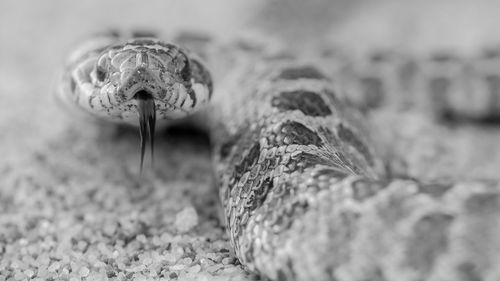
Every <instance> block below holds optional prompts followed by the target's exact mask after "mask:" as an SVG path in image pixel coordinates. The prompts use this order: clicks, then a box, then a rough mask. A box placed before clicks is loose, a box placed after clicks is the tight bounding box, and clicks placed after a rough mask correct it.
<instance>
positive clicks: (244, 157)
mask: <svg viewBox="0 0 500 281" xmlns="http://www.w3.org/2000/svg"><path fill="white" fill-rule="evenodd" d="M171 42H172V43H171ZM494 56H495V54H492V53H491V52H485V53H484V54H481V55H480V56H478V58H477V59H476V60H475V61H474V63H473V64H472V65H473V66H474V67H463V65H465V64H467V65H469V66H470V65H471V64H470V61H467V63H464V62H463V60H460V59H456V58H455V57H453V56H443V55H442V54H438V55H435V56H431V57H428V58H427V59H426V61H425V63H421V64H420V65H421V66H422V67H420V68H419V69H418V71H414V72H413V75H414V76H415V75H416V76H418V77H419V79H420V80H419V82H418V85H420V86H422V85H423V86H422V87H424V88H425V90H423V92H425V93H426V95H425V96H423V98H422V96H419V97H418V98H413V97H407V98H408V99H405V100H404V102H403V103H410V104H413V106H422V107H426V108H427V109H428V110H433V111H435V112H438V113H446V114H450V113H451V114H454V115H457V116H468V117H473V118H479V119H483V118H492V117H495V115H496V114H498V112H499V111H496V110H495V108H496V106H498V104H497V103H495V102H496V98H495V94H494V90H495V89H496V88H495V87H496V86H497V84H498V81H499V80H498V77H497V76H495V75H496V74H495V72H494V68H493V67H491V64H488V63H489V62H491V61H492V60H493V59H494ZM492 58H493V59H492ZM320 61H323V62H328V63H326V64H327V65H328V67H326V68H325V67H324V66H321V65H320V63H319V62H320ZM339 61H340V60H338V56H337V55H336V52H333V51H331V50H330V51H325V50H323V51H317V59H311V58H310V57H309V56H300V54H296V53H294V52H289V51H287V50H285V49H283V48H273V47H268V46H266V45H262V44H257V43H254V42H248V41H244V40H235V41H232V42H223V43H220V42H217V40H214V39H213V38H211V37H209V36H200V35H199V34H195V35H193V34H181V35H178V36H172V38H171V40H169V41H164V40H162V39H159V37H158V36H157V35H156V34H150V33H147V34H145V33H144V32H135V33H134V32H130V33H123V32H122V33H118V32H114V31H113V32H107V33H103V34H100V35H96V36H94V37H92V38H90V39H89V40H87V41H86V42H85V43H83V44H81V45H79V46H78V47H77V48H76V49H75V50H74V51H73V53H71V55H70V56H69V58H68V60H67V64H66V66H65V68H64V71H63V74H62V75H61V78H60V81H59V87H58V91H57V97H58V98H59V100H60V101H62V103H63V104H64V105H65V107H66V108H69V109H71V112H82V113H85V115H88V116H94V117H96V118H98V119H102V120H105V121H111V122H116V123H127V124H131V125H133V126H137V127H139V131H140V136H141V169H142V165H143V159H144V154H145V150H146V146H148V145H149V146H150V149H151V154H154V150H153V147H154V142H153V139H154V134H155V128H161V127H162V126H163V125H162V124H168V123H170V122H172V121H174V120H178V119H183V118H186V117H189V116H192V115H193V114H202V116H203V118H202V119H203V121H204V126H205V127H206V128H207V130H208V134H209V135H210V138H211V143H212V146H213V148H212V149H213V166H214V171H215V172H214V173H215V177H216V179H217V185H218V189H219V195H220V196H219V197H220V201H221V203H222V208H223V210H224V219H225V225H226V227H227V233H228V234H229V238H230V242H231V245H232V246H233V248H234V252H235V254H236V256H237V258H238V260H239V261H240V262H241V264H242V265H243V267H244V268H245V269H246V270H247V271H249V272H255V273H257V274H258V275H260V276H262V277H263V278H267V279H269V280H339V281H344V280H499V278H500V277H499V276H500V270H498V269H497V268H498V267H497V265H498V261H499V260H500V251H499V249H500V244H499V243H498V241H499V240H498V237H499V236H498V235H499V234H500V230H499V228H498V225H499V224H498V223H499V218H500V213H499V212H500V208H499V206H500V197H499V196H500V193H499V191H500V185H499V184H498V182H496V181H487V180H471V181H457V182H425V181H423V180H419V179H412V178H404V177H395V176H392V175H391V173H389V172H388V171H387V168H386V166H385V164H384V160H383V159H382V158H381V157H380V155H379V153H378V151H377V150H376V148H375V146H374V145H373V143H374V140H373V139H372V135H371V134H370V132H369V128H368V127H369V126H368V123H367V120H366V117H365V116H366V115H364V114H363V113H362V111H363V108H369V107H376V106H379V105H380V103H381V101H382V102H385V101H384V99H382V98H381V97H380V96H379V95H381V94H383V93H384V92H387V91H388V90H387V89H400V90H401V89H402V88H404V87H408V85H410V84H411V83H410V82H409V80H411V79H404V78H402V77H401V75H400V73H401V70H402V69H407V70H408V69H412V67H411V66H412V65H413V66H414V64H411V63H409V62H410V60H405V57H404V56H398V55H395V54H394V53H381V52H377V53H374V54H372V55H371V56H370V57H369V58H368V59H365V60H364V61H363V63H362V64H358V66H360V67H357V68H356V67H350V68H349V67H347V68H346V67H345V64H344V65H343V67H338V66H339ZM388 66H389V67H388ZM403 72H404V71H403ZM411 72H412V71H407V72H406V73H411ZM466 72H467V73H469V75H468V77H469V78H470V79H469V80H468V81H470V80H471V79H472V80H474V79H475V80H474V81H479V83H472V84H473V85H478V86H477V87H476V88H475V89H479V90H480V91H482V92H481V93H482V94H481V95H480V94H477V96H476V97H475V98H477V99H479V101H477V102H473V101H471V99H472V98H471V97H470V96H467V95H466V94H465V93H464V92H462V93H461V92H459V91H458V92H457V89H458V87H460V85H462V84H461V83H463V79H462V78H461V77H463V76H461V75H457V73H466ZM346 73H347V74H346ZM470 73H473V74H474V75H472V74H470ZM396 84H397V87H396V88H394V87H392V88H391V87H388V85H396ZM479 90H478V91H479ZM346 91H351V92H357V95H354V96H355V97H357V98H353V99H352V100H350V101H349V100H348V98H347V99H346V94H345V92H346ZM369 91H371V93H368V92H369ZM360 97H361V98H360ZM426 97H427V98H426ZM400 99H401V98H400ZM422 101H424V102H422ZM389 102H390V101H389ZM356 103H357V104H356ZM464 104H465V105H469V106H464ZM148 139H149V140H148Z"/></svg>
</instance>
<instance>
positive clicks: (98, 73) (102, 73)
mask: <svg viewBox="0 0 500 281" xmlns="http://www.w3.org/2000/svg"><path fill="white" fill-rule="evenodd" d="M106 74H107V73H106V70H105V69H104V68H103V67H101V66H97V67H96V69H95V78H96V79H97V81H99V82H103V81H104V79H106Z"/></svg>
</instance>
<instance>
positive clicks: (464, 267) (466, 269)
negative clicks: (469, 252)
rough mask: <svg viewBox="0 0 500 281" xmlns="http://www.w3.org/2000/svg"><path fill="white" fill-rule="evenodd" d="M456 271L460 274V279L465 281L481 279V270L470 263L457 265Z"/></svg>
mask: <svg viewBox="0 0 500 281" xmlns="http://www.w3.org/2000/svg"><path fill="white" fill-rule="evenodd" d="M457 269H458V272H460V275H461V276H462V279H461V280H467V281H482V280H483V278H481V271H480V270H479V268H478V267H477V266H475V265H474V264H472V263H469V262H465V263H462V264H461V265H459V266H458V268H457Z"/></svg>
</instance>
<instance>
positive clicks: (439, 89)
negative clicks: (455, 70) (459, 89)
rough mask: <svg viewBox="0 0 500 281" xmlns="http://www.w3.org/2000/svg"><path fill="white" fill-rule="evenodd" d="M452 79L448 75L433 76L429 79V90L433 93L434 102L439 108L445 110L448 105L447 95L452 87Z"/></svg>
mask: <svg viewBox="0 0 500 281" xmlns="http://www.w3.org/2000/svg"><path fill="white" fill-rule="evenodd" d="M451 83H452V82H451V81H450V78H448V77H436V78H431V79H430V81H429V92H430V93H431V99H432V101H433V102H432V103H433V104H434V105H435V108H436V109H437V110H443V109H444V108H445V107H446V103H447V95H448V92H449V89H450V87H451Z"/></svg>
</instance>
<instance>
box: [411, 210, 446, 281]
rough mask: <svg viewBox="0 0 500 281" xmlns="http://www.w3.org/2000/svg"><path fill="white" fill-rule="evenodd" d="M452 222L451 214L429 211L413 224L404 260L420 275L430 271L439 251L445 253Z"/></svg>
mask: <svg viewBox="0 0 500 281" xmlns="http://www.w3.org/2000/svg"><path fill="white" fill-rule="evenodd" d="M452 222H453V216H451V215H448V214H443V213H431V214H427V215H425V216H423V217H421V218H420V219H419V220H418V221H417V222H416V223H415V225H414V226H413V231H412V235H411V237H410V239H409V241H408V242H407V243H406V244H407V245H408V249H407V251H405V252H406V253H407V260H406V262H407V263H408V265H410V266H411V268H414V269H415V270H416V271H417V272H419V273H420V274H421V275H422V276H426V275H428V274H429V273H431V272H432V270H433V269H434V268H433V266H434V264H435V260H436V259H438V258H439V254H440V253H446V251H447V249H448V246H449V245H448V239H449V237H448V235H449V228H450V225H451V223H452ZM424 242H425V243H424Z"/></svg>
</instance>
